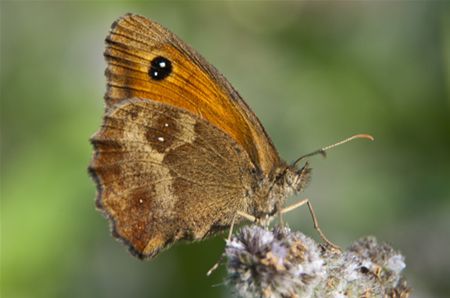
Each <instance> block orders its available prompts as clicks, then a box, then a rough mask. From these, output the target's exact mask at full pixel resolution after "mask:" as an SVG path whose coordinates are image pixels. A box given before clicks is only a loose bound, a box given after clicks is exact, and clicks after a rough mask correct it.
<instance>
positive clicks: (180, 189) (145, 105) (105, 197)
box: [89, 99, 254, 257]
mask: <svg viewBox="0 0 450 298" xmlns="http://www.w3.org/2000/svg"><path fill="white" fill-rule="evenodd" d="M91 141H92V144H93V145H94V148H95V155H94V158H93V160H92V162H91V164H90V167H89V170H90V172H91V174H92V176H93V177H94V179H95V181H96V183H97V185H98V198H97V206H98V207H99V208H100V209H102V210H103V211H104V212H105V213H106V214H107V216H108V217H109V218H110V219H111V221H112V225H113V230H114V234H115V236H116V237H118V238H120V239H122V240H123V241H124V242H125V243H126V244H128V245H129V246H130V249H131V251H132V252H133V253H134V254H136V255H138V256H140V257H152V256H154V255H156V254H157V253H158V252H159V251H160V250H161V249H163V248H164V247H166V246H167V245H169V244H171V243H172V242H174V241H176V240H179V239H188V240H195V239H202V238H204V237H205V236H207V235H209V234H211V233H213V232H215V231H218V230H220V229H221V228H224V227H228V226H229V225H230V223H231V220H232V217H233V215H234V214H235V212H236V211H237V210H248V202H247V200H246V197H247V192H248V191H249V189H246V187H250V185H251V179H252V178H251V176H250V175H251V171H252V170H254V169H253V165H252V163H251V161H250V159H249V158H248V155H247V153H246V152H245V151H244V150H243V149H242V148H241V146H240V145H239V144H237V143H236V142H235V141H234V140H232V139H231V138H230V137H229V136H228V135H226V134H225V133H223V132H222V131H220V130H219V129H217V128H215V127H214V126H212V125H210V124H209V123H207V122H206V121H204V120H203V119H200V118H198V117H196V116H195V115H193V114H191V113H190V112H188V111H184V110H181V109H179V108H177V107H173V106H169V105H167V104H163V103H158V102H155V101H152V100H147V99H130V100H124V101H122V102H120V103H118V104H116V105H114V106H112V107H111V108H110V110H109V112H108V113H107V114H106V115H105V118H104V122H103V125H102V127H101V129H100V131H99V132H97V133H96V134H95V135H94V136H93V137H92V139H91Z"/></svg>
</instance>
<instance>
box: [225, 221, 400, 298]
mask: <svg viewBox="0 0 450 298" xmlns="http://www.w3.org/2000/svg"><path fill="white" fill-rule="evenodd" d="M225 255H226V257H227V260H228V261H227V269H228V283H229V284H231V285H232V286H233V287H234V289H235V291H236V292H237V294H238V295H240V296H242V297H408V295H409V288H408V287H407V285H406V282H405V281H403V279H402V278H401V275H400V274H401V272H402V270H403V269H404V268H405V263H404V257H403V256H402V255H401V254H399V253H398V252H395V251H394V250H393V249H392V248H391V247H390V246H388V245H386V244H378V243H377V241H376V239H375V238H374V237H366V238H363V239H361V240H358V241H356V242H355V243H354V244H353V245H352V246H350V248H349V249H347V250H346V251H344V252H337V251H335V250H334V251H331V250H327V249H324V248H323V247H322V246H320V245H318V244H317V243H316V242H315V241H313V240H312V239H311V238H308V237H307V236H305V235H304V234H302V233H300V232H291V231H290V229H289V228H287V227H275V228H274V229H273V230H268V229H265V228H263V227H260V226H258V225H253V226H247V227H244V228H242V229H241V230H240V231H239V233H237V234H236V235H235V236H233V237H232V238H231V240H230V241H228V242H227V246H226V249H225Z"/></svg>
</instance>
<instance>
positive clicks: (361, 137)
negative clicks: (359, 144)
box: [354, 133, 375, 141]
mask: <svg viewBox="0 0 450 298" xmlns="http://www.w3.org/2000/svg"><path fill="white" fill-rule="evenodd" d="M354 138H358V139H368V140H370V141H375V138H374V137H373V136H372V135H369V134H365V133H363V134H358V135H355V136H354Z"/></svg>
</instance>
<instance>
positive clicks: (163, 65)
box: [148, 56, 172, 81]
mask: <svg viewBox="0 0 450 298" xmlns="http://www.w3.org/2000/svg"><path fill="white" fill-rule="evenodd" d="M171 72H172V62H170V60H168V59H167V58H164V57H162V56H158V57H155V58H154V59H153V60H152V61H151V62H150V70H149V71H148V74H149V75H150V77H151V78H152V79H154V80H156V81H160V80H163V79H165V78H166V77H167V76H169V75H170V73H171Z"/></svg>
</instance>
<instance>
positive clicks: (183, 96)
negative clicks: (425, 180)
mask: <svg viewBox="0 0 450 298" xmlns="http://www.w3.org/2000/svg"><path fill="white" fill-rule="evenodd" d="M106 43H107V47H106V50H105V57H106V60H107V63H108V67H107V69H106V76H107V79H108V88H107V92H106V94H105V101H106V104H107V108H110V107H111V106H112V105H114V104H115V103H117V102H119V101H121V100H123V99H126V98H132V97H140V98H147V99H152V100H155V101H159V102H163V103H166V104H170V105H173V106H176V107H179V108H183V109H185V110H188V111H190V112H191V113H193V114H194V115H196V116H198V117H200V118H202V119H205V120H207V121H208V122H210V123H211V124H213V125H215V126H216V127H218V128H219V129H221V130H222V131H224V132H225V133H227V134H228V135H229V136H231V137H232V138H233V139H234V140H236V141H237V143H239V144H240V145H241V146H242V147H243V148H244V149H245V150H246V151H247V153H248V154H249V156H250V158H251V160H252V161H253V163H254V164H255V165H256V166H258V167H259V168H260V169H261V170H262V172H263V173H265V174H269V172H270V170H271V169H273V165H274V164H279V162H280V159H279V157H278V153H277V152H276V150H275V147H274V146H273V144H272V142H271V140H270V138H269V137H268V136H267V134H266V133H265V131H264V128H263V127H262V125H261V124H260V123H259V121H258V119H257V118H256V116H255V115H254V114H253V112H252V111H251V110H250V109H249V108H248V107H247V106H246V104H245V103H244V102H243V100H242V99H241V98H240V96H239V95H238V93H237V92H236V91H235V90H234V89H233V88H232V87H231V85H230V84H229V83H228V82H227V81H226V79H225V78H224V77H223V76H222V75H221V74H220V73H219V72H218V71H217V70H216V69H215V68H214V67H213V66H211V65H210V64H209V63H207V62H206V61H205V59H204V58H203V57H201V56H200V55H199V54H197V53H196V52H195V51H194V50H193V49H192V48H190V47H189V46H188V45H186V44H185V43H183V42H182V41H181V40H180V39H179V38H178V37H176V36H175V35H174V34H172V33H171V32H169V31H168V30H166V29H165V28H163V27H162V26H161V25H159V24H157V23H155V22H153V21H151V20H148V19H146V18H144V17H141V16H137V15H126V16H124V17H122V18H120V19H119V20H118V21H116V22H115V23H114V24H113V26H112V29H111V33H110V35H109V36H108V37H107V39H106ZM156 57H164V58H166V59H168V60H169V61H170V62H171V66H172V69H171V73H170V75H168V76H167V77H166V78H164V79H162V80H154V79H152V78H151V76H150V75H149V71H150V68H151V61H153V60H154V59H155V58H156Z"/></svg>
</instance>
